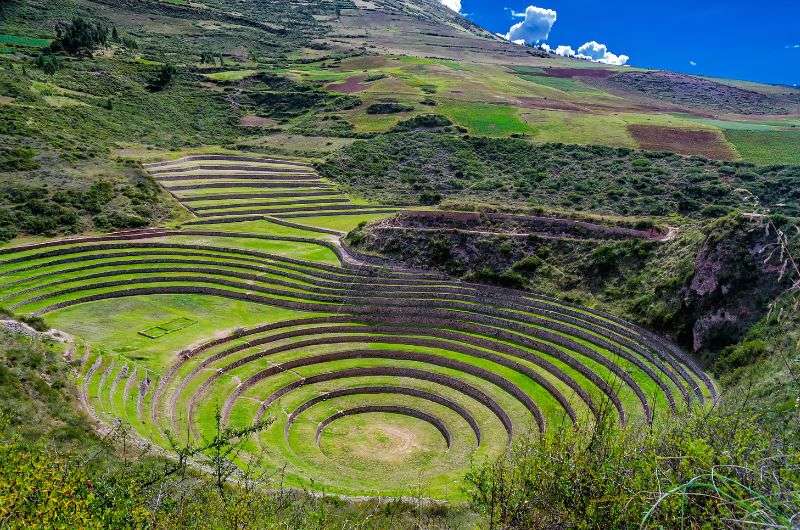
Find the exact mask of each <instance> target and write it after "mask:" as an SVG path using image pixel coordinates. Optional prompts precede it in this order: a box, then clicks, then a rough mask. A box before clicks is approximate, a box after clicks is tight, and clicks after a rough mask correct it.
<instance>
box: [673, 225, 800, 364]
mask: <svg viewBox="0 0 800 530" xmlns="http://www.w3.org/2000/svg"><path fill="white" fill-rule="evenodd" d="M731 223H736V224H731V225H730V226H726V227H724V228H723V229H722V230H720V231H719V232H714V233H712V235H710V236H709V237H708V238H707V239H706V241H705V243H704V244H703V246H702V248H701V249H700V252H699V253H698V255H697V258H696V260H695V273H694V276H693V277H692V278H691V279H690V280H689V281H688V282H687V284H686V285H685V286H684V288H683V291H682V293H681V294H682V299H683V309H684V311H685V312H686V315H687V322H688V323H689V324H690V325H691V345H692V347H693V349H694V350H695V351H701V350H705V351H717V350H719V349H721V348H723V347H725V346H728V345H731V344H735V343H737V342H738V341H739V340H740V339H741V338H742V337H743V335H744V334H745V332H746V331H747V330H748V329H749V328H750V326H752V325H753V324H754V323H755V322H757V321H758V320H760V319H761V318H762V317H763V316H764V315H765V314H766V312H767V311H768V310H769V304H770V303H771V302H772V301H773V300H774V299H775V298H776V297H777V296H778V295H780V294H781V293H782V292H784V291H786V290H787V289H788V288H789V287H791V284H792V281H793V275H792V274H791V273H790V271H787V270H786V268H785V267H786V266H785V261H786V256H787V253H786V252H785V251H784V252H781V249H780V247H779V240H778V237H777V232H776V230H775V229H774V227H772V226H771V225H769V224H768V223H769V222H768V220H767V219H765V218H757V217H750V218H744V217H742V218H740V219H737V220H735V221H731ZM768 227H769V228H768Z"/></svg>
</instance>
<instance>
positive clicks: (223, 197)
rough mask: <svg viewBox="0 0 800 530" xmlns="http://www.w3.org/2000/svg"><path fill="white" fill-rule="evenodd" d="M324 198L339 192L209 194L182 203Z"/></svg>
mask: <svg viewBox="0 0 800 530" xmlns="http://www.w3.org/2000/svg"><path fill="white" fill-rule="evenodd" d="M324 196H339V197H341V195H339V193H338V192H337V191H335V190H334V191H329V190H311V191H303V190H297V191H279V192H272V193H221V194H218V195H213V194H208V195H199V196H192V197H182V198H181V202H184V203H189V204H191V203H195V202H206V201H209V202H210V201H226V200H231V201H234V200H236V201H238V200H255V199H277V198H280V199H286V198H302V197H324Z"/></svg>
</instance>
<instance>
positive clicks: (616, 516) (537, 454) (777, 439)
mask: <svg viewBox="0 0 800 530" xmlns="http://www.w3.org/2000/svg"><path fill="white" fill-rule="evenodd" d="M678 420H679V421H675V422H670V425H669V426H665V427H662V428H653V429H651V428H647V427H645V426H641V425H637V426H632V427H630V428H628V429H626V430H624V431H622V432H620V431H619V430H618V429H616V428H615V427H614V426H613V422H612V421H611V418H610V417H608V416H605V417H604V419H602V420H601V421H600V422H598V423H597V424H596V425H594V426H592V427H588V428H579V429H576V430H573V429H572V428H569V427H567V428H565V430H563V431H561V432H558V433H553V435H552V436H550V437H548V439H547V440H545V441H544V442H542V443H540V442H539V441H538V440H536V439H535V438H533V437H530V438H526V440H525V441H523V442H522V443H520V444H518V445H516V446H515V447H513V448H512V449H511V450H510V451H509V452H508V454H507V455H505V457H503V458H501V459H499V460H497V461H495V462H492V463H489V464H483V465H478V466H476V467H474V468H473V469H472V470H471V471H470V473H469V474H468V476H467V479H466V483H467V485H466V488H467V491H468V493H469V495H470V498H471V501H472V505H473V506H474V507H475V508H476V509H477V510H478V511H480V512H481V513H483V514H485V515H486V516H487V517H488V520H489V527H490V528H640V527H643V528H751V527H752V528H755V527H763V528H792V527H795V525H796V524H798V522H800V451H798V448H799V447H800V445H798V440H797V438H796V434H797V433H796V430H794V432H787V431H785V432H782V433H779V434H774V433H770V432H769V431H768V430H766V429H765V428H763V427H762V426H760V424H759V421H760V418H759V417H758V415H757V414H756V413H755V412H753V411H750V410H748V408H747V406H746V405H743V404H742V403H741V402H740V403H737V404H735V405H734V404H723V405H722V406H721V407H720V408H719V409H716V410H712V411H695V412H692V413H687V414H686V415H685V416H683V417H681V418H678Z"/></svg>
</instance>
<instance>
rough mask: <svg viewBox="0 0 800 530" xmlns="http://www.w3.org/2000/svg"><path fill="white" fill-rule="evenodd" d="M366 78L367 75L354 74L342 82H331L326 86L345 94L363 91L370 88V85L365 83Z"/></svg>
mask: <svg viewBox="0 0 800 530" xmlns="http://www.w3.org/2000/svg"><path fill="white" fill-rule="evenodd" d="M365 79H366V77H365V76H363V75H354V76H353V77H348V78H347V79H345V80H344V82H342V83H331V84H329V85H328V86H327V87H325V88H327V89H328V90H332V91H334V92H341V93H343V94H353V93H356V92H363V91H364V90H366V89H367V88H369V85H368V84H366V83H364V80H365Z"/></svg>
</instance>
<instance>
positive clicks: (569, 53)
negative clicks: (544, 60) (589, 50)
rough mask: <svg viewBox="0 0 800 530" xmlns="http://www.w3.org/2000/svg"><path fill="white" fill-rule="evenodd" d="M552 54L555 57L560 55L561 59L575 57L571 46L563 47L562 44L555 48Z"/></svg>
mask: <svg viewBox="0 0 800 530" xmlns="http://www.w3.org/2000/svg"><path fill="white" fill-rule="evenodd" d="M554 53H555V54H556V55H560V56H561V57H575V50H573V49H572V46H565V45H563V44H562V45H561V46H558V47H556V50H555V52H554Z"/></svg>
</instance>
